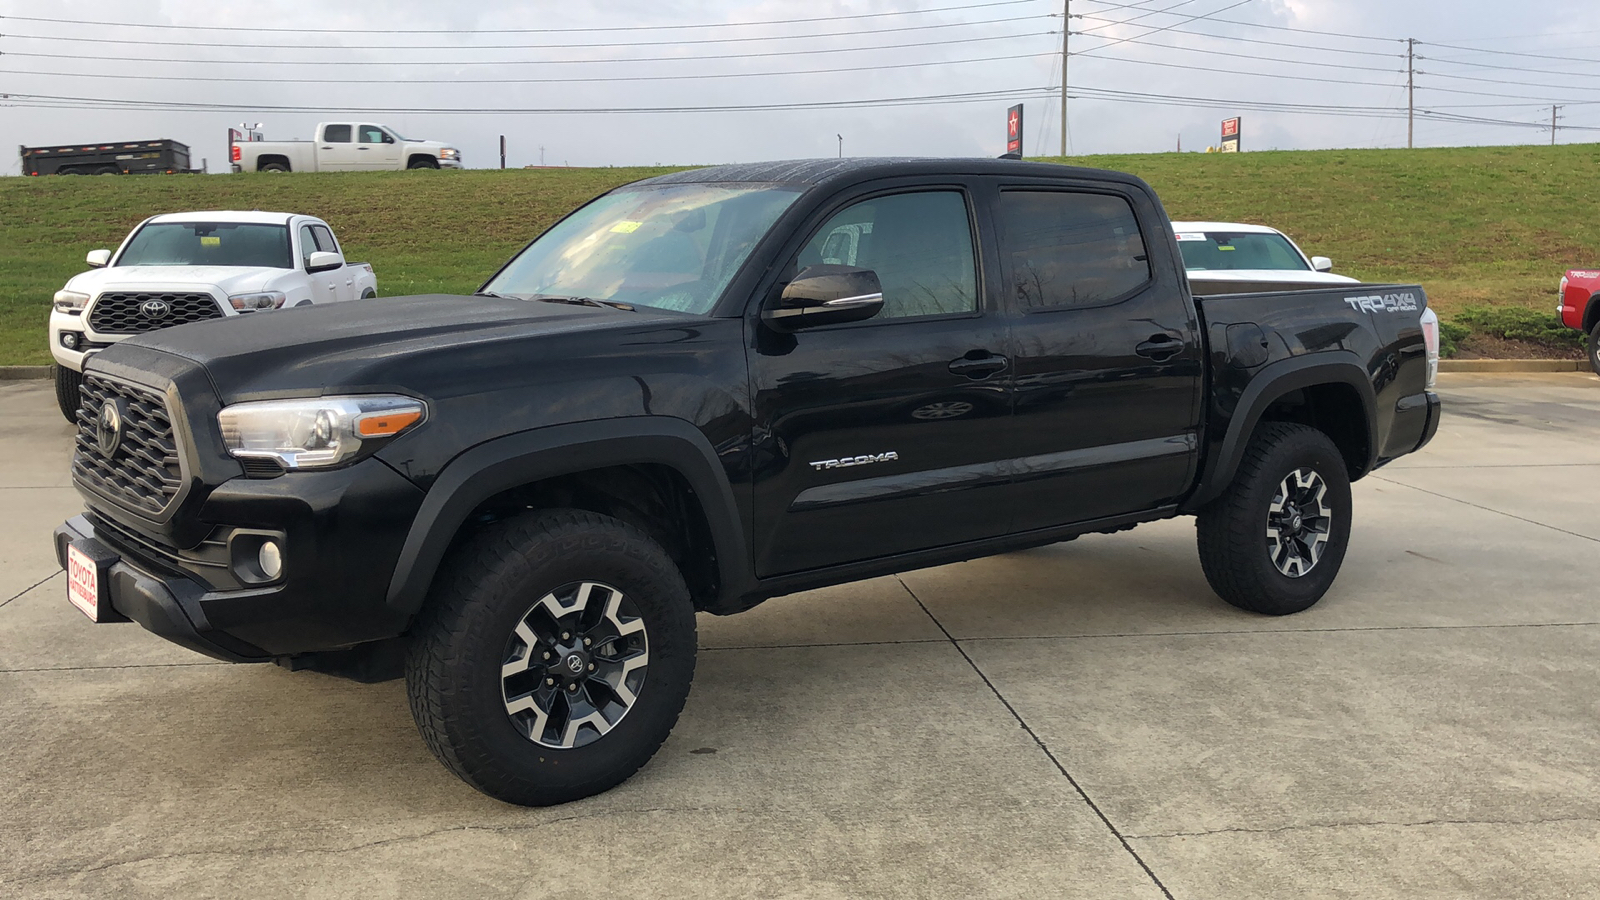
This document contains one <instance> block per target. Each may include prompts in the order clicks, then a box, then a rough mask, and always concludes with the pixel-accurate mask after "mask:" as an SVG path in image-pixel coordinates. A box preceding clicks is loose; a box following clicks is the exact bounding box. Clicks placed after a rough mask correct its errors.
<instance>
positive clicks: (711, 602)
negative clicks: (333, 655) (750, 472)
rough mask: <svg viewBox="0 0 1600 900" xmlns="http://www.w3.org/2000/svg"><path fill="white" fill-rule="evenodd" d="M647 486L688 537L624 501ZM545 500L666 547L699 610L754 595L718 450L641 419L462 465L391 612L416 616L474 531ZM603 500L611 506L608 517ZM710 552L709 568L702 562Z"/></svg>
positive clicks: (421, 526) (494, 444)
mask: <svg viewBox="0 0 1600 900" xmlns="http://www.w3.org/2000/svg"><path fill="white" fill-rule="evenodd" d="M641 483H646V484H650V485H651V486H652V488H653V489H654V490H655V491H656V494H655V499H656V500H659V501H660V502H662V503H665V504H667V505H668V506H669V507H671V506H674V505H678V508H677V512H679V513H681V516H682V522H681V524H682V525H683V526H684V528H685V530H684V532H683V533H682V534H671V533H663V532H662V531H661V530H660V527H659V526H661V525H662V524H663V523H661V522H657V521H652V520H651V519H650V516H649V514H648V511H646V510H644V509H643V508H642V507H639V508H637V509H636V510H634V509H630V508H629V507H630V506H635V504H632V503H630V502H629V500H628V498H629V497H633V496H635V495H634V494H627V496H623V494H622V493H619V492H626V491H628V490H629V489H630V485H631V486H637V485H639V484H641ZM541 497H562V498H566V499H567V500H569V501H570V502H567V504H566V505H571V506H575V507H576V508H580V509H590V510H591V511H595V512H603V513H606V514H609V515H613V516H615V517H617V518H621V519H623V520H624V521H628V522H629V524H633V525H636V526H638V527H641V528H642V529H643V530H645V531H646V533H649V534H651V535H652V537H654V538H655V539H656V540H657V541H658V542H663V541H664V542H666V543H667V544H668V551H669V553H672V552H674V550H675V549H676V550H677V554H675V559H676V560H677V561H678V562H679V565H680V567H681V568H683V569H684V572H683V574H684V577H685V580H687V581H688V582H689V584H690V589H691V591H692V592H693V594H694V596H695V601H696V606H697V607H699V608H706V607H720V606H723V605H726V604H727V603H728V602H731V601H732V600H733V599H734V598H737V597H738V596H740V595H742V594H743V593H744V592H745V591H746V589H747V587H748V583H749V581H750V575H749V571H748V570H749V553H748V551H747V549H746V541H745V538H744V534H743V530H742V529H743V521H744V520H743V517H742V516H741V515H740V512H739V507H738V504H737V502H736V501H735V499H734V495H733V489H732V487H731V485H730V484H729V482H728V478H727V475H726V474H725V472H724V470H723V467H722V465H721V463H720V461H719V460H718V459H717V456H716V453H715V452H714V451H713V450H712V448H711V445H710V442H709V441H707V440H706V438H705V436H704V435H703V434H701V433H700V431H699V429H697V428H695V427H694V426H693V425H691V424H690V423H688V422H687V421H684V420H682V419H675V418H669V417H664V416H636V417H628V418H621V419H605V420H600V421H596V422H582V423H575V424H571V425H557V426H552V427H549V428H541V429H537V430H534V431H528V432H522V433H519V434H514V435H508V436H506V437H502V438H497V439H495V440H492V441H489V442H486V443H483V444H479V445H478V446H476V447H474V448H472V449H470V450H467V451H466V452H464V453H462V454H460V455H459V456H457V457H456V458H455V459H454V460H452V461H451V462H450V464H449V465H447V466H446V467H445V468H444V470H443V471H442V472H441V473H440V475H439V477H438V478H437V479H436V480H435V481H434V483H433V485H432V487H431V488H430V489H429V490H428V493H427V496H426V497H425V498H424V499H423V502H422V507H421V509H419V510H418V512H417V516H416V518H415V520H414V521H413V522H412V526H411V529H410V532H409V533H408V534H407V537H406V541H405V544H404V546H403V547H402V549H401V552H400V559H399V561H398V563H397V564H396V566H395V571H394V574H393V575H392V576H391V578H390V582H389V591H388V600H387V602H388V605H389V606H390V607H391V608H393V609H395V610H396V611H398V612H401V613H404V614H406V615H415V614H416V613H417V612H418V611H419V610H420V609H421V608H422V606H423V603H424V601H425V600H426V597H427V593H428V589H429V587H430V585H431V584H432V582H433V578H434V576H435V574H436V573H437V571H438V569H439V566H440V564H441V563H442V562H443V561H444V558H445V556H446V554H447V553H448V552H449V551H450V549H451V548H452V546H453V545H454V544H455V542H456V541H457V539H458V538H459V537H461V536H463V535H465V534H469V533H471V531H472V526H473V523H474V522H475V521H477V520H479V519H483V518H485V517H493V516H494V515H498V514H499V513H500V512H501V511H503V510H504V509H511V508H523V507H525V506H526V505H527V504H528V502H529V501H530V500H533V499H537V498H541ZM596 497H610V500H611V501H612V502H611V503H610V505H609V508H608V504H607V503H606V502H604V501H602V500H596V499H593V498H596ZM647 505H648V504H647ZM597 507H599V508H597ZM652 526H656V527H652ZM702 541H703V542H704V543H705V544H708V545H709V546H706V547H702V546H701V542H702ZM673 543H676V544H677V546H676V547H674V546H671V545H672V544H673ZM704 550H709V551H710V559H709V560H707V559H705V558H704V557H702V556H700V555H699V554H700V553H701V552H702V551H704ZM683 554H689V555H688V556H687V557H686V558H684V557H683Z"/></svg>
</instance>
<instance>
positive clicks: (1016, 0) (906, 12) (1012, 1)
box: [0, 0, 1037, 34]
mask: <svg viewBox="0 0 1600 900" xmlns="http://www.w3.org/2000/svg"><path fill="white" fill-rule="evenodd" d="M1033 2H1037V0H996V2H991V3H971V4H967V5H964V6H938V7H933V8H931V9H902V10H893V11H890V12H879V13H857V14H855V15H848V16H813V17H810V18H804V19H767V20H764V21H759V22H702V23H699V24H695V25H606V26H594V27H584V28H456V29H452V28H390V29H381V28H268V27H261V26H250V25H170V24H163V23H145V22H97V21H90V20H84V19H53V18H45V17H42V16H7V15H0V21H3V20H5V19H11V20H13V21H16V22H47V23H51V24H55V25H97V26H104V27H108V28H154V29H162V30H167V31H227V32H240V31H256V32H263V33H287V34H573V33H579V32H596V31H676V30H682V29H702V28H749V27H754V26H759V25H794V24H799V23H803V22H839V21H844V20H847V19H879V18H883V17H885V16H912V15H922V14H924V13H941V12H959V11H962V10H968V9H988V8H990V7H995V6H1015V5H1017V4H1020V3H1033Z"/></svg>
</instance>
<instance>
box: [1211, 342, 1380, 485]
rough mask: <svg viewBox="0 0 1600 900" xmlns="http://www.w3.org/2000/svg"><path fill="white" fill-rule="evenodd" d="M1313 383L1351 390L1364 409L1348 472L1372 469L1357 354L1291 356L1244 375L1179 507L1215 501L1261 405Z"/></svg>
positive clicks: (1373, 403)
mask: <svg viewBox="0 0 1600 900" xmlns="http://www.w3.org/2000/svg"><path fill="white" fill-rule="evenodd" d="M1319 384H1347V385H1350V386H1351V387H1353V388H1355V391H1356V394H1357V395H1358V396H1359V397H1360V398H1361V406H1362V409H1363V410H1364V412H1365V413H1366V420H1367V458H1366V463H1365V465H1363V466H1362V468H1361V469H1360V471H1357V472H1352V473H1350V474H1351V478H1352V480H1353V479H1355V478H1359V477H1361V476H1362V475H1364V474H1366V473H1367V472H1370V471H1372V467H1373V464H1374V463H1375V462H1376V461H1377V458H1378V445H1379V442H1378V440H1377V434H1378V400H1377V396H1376V395H1375V393H1374V392H1373V389H1372V378H1371V376H1369V375H1368V374H1367V370H1366V368H1365V367H1364V366H1363V365H1362V364H1361V359H1360V357H1358V356H1357V355H1356V354H1354V353H1352V352H1350V351H1348V350H1329V351H1324V352H1320V353H1312V354H1307V355H1305V356H1294V357H1290V358H1289V359H1281V360H1278V361H1277V362H1275V363H1271V364H1269V365H1267V366H1265V367H1264V368H1262V369H1261V371H1260V372H1257V373H1256V375H1255V377H1254V378H1252V379H1250V383H1249V384H1248V385H1247V386H1246V387H1245V389H1244V393H1243V395H1242V396H1240V398H1239V403H1238V405H1237V406H1235V407H1234V413H1233V416H1232V418H1230V419H1229V420H1228V425H1227V428H1228V430H1227V434H1226V435H1225V436H1224V437H1223V440H1222V445H1221V447H1220V448H1219V449H1218V451H1217V452H1216V453H1215V454H1212V455H1210V456H1209V457H1208V458H1207V459H1206V460H1205V461H1204V463H1203V468H1202V470H1201V471H1202V475H1201V477H1200V483H1199V485H1198V486H1196V487H1195V490H1194V493H1193V494H1191V495H1190V496H1189V499H1187V500H1185V501H1184V503H1183V506H1182V511H1183V512H1194V511H1195V510H1197V509H1199V508H1200V507H1202V506H1204V505H1205V504H1207V503H1209V502H1211V501H1212V500H1215V499H1216V498H1217V497H1218V496H1219V495H1221V494H1222V492H1223V490H1225V489H1226V488H1227V486H1228V485H1229V484H1231V483H1232V482H1233V476H1234V474H1235V473H1236V472H1238V470H1239V463H1240V461H1241V460H1243V459H1244V450H1245V445H1246V444H1248V443H1249V442H1250V436H1251V435H1253V434H1255V430H1256V426H1257V425H1258V424H1260V422H1261V416H1262V415H1263V414H1264V413H1265V412H1266V411H1267V407H1269V406H1271V405H1272V404H1273V403H1274V402H1276V401H1277V400H1278V399H1279V398H1280V397H1282V396H1283V395H1285V394H1287V393H1289V392H1290V391H1295V390H1299V389H1301V388H1307V387H1312V386H1315V385H1319Z"/></svg>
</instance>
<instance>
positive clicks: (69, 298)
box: [56, 291, 89, 312]
mask: <svg viewBox="0 0 1600 900" xmlns="http://www.w3.org/2000/svg"><path fill="white" fill-rule="evenodd" d="M88 303H89V295H88V294H80V293H78V292H77V291H56V312H83V308H84V306H86V305H87V304H88Z"/></svg>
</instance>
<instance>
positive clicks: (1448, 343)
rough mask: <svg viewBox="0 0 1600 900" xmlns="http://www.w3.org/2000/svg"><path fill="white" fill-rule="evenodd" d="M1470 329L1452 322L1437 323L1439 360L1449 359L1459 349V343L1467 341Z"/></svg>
mask: <svg viewBox="0 0 1600 900" xmlns="http://www.w3.org/2000/svg"><path fill="white" fill-rule="evenodd" d="M1471 333H1472V329H1471V328H1468V327H1467V326H1465V325H1457V324H1456V323H1454V322H1445V321H1440V322H1439V358H1440V359H1449V358H1450V357H1452V356H1455V355H1456V351H1458V350H1460V349H1461V346H1460V344H1461V342H1462V341H1464V340H1466V339H1467V335H1469V334H1471Z"/></svg>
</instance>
